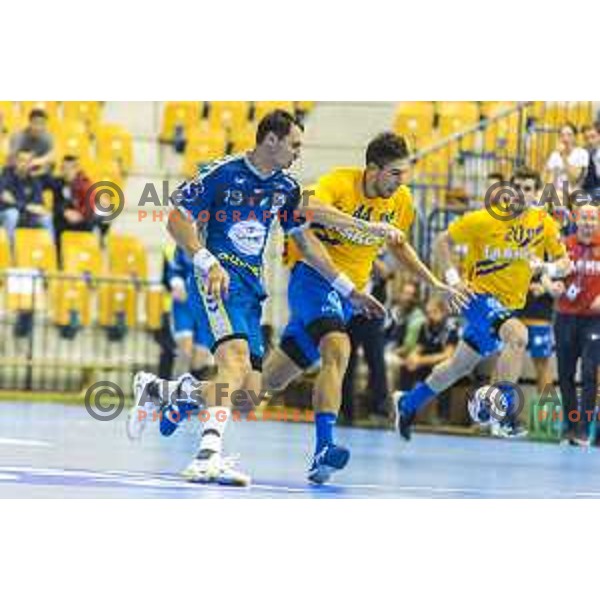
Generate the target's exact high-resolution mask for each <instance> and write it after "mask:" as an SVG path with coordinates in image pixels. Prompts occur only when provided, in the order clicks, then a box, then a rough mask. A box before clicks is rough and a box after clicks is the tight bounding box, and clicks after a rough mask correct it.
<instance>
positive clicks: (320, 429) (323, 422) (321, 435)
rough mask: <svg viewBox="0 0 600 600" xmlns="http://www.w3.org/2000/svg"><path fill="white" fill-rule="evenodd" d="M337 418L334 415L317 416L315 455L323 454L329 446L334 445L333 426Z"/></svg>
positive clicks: (322, 414)
mask: <svg viewBox="0 0 600 600" xmlns="http://www.w3.org/2000/svg"><path fill="white" fill-rule="evenodd" d="M336 421H337V416H336V415H334V414H333V413H317V414H316V415H315V426H316V431H317V445H316V449H315V454H317V453H318V452H321V450H323V448H324V447H325V446H327V445H328V444H333V426H334V425H335V422H336Z"/></svg>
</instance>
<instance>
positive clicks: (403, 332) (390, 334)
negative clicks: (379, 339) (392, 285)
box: [386, 281, 425, 358]
mask: <svg viewBox="0 0 600 600" xmlns="http://www.w3.org/2000/svg"><path fill="white" fill-rule="evenodd" d="M390 315H391V319H392V321H391V323H390V324H388V326H387V331H386V337H387V339H388V340H390V341H392V342H393V344H394V347H395V348H394V350H395V354H396V355H398V356H399V357H401V358H405V357H406V356H408V354H409V353H410V352H412V351H413V350H414V348H415V346H416V345H417V339H418V337H419V331H420V329H421V325H422V324H423V323H424V322H425V314H424V313H423V310H422V309H421V307H420V306H419V291H418V287H417V284H416V283H414V282H413V281H406V282H405V283H404V284H403V285H402V287H401V289H400V293H399V294H398V296H397V297H396V298H394V299H392V306H391V307H390Z"/></svg>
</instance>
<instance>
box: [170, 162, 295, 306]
mask: <svg viewBox="0 0 600 600" xmlns="http://www.w3.org/2000/svg"><path fill="white" fill-rule="evenodd" d="M300 195H301V193H300V186H299V184H298V182H297V181H296V180H295V179H294V178H293V177H291V176H290V175H288V174H286V173H284V172H282V171H274V172H273V173H271V174H268V175H265V174H263V173H261V172H260V171H258V170H257V169H256V168H255V167H254V165H253V164H252V163H251V162H250V160H249V159H248V157H247V156H246V155H243V156H232V157H227V158H224V159H222V160H219V161H216V162H214V163H211V164H210V165H208V166H207V167H205V168H203V169H200V170H199V172H198V175H197V176H196V178H195V179H193V180H192V181H189V182H186V183H184V184H183V185H182V186H180V187H179V189H178V191H177V192H176V193H175V195H173V197H172V201H173V203H174V204H176V205H178V206H179V208H180V210H181V209H183V210H184V212H186V211H189V213H191V215H192V217H193V218H194V219H195V220H197V221H198V224H199V226H200V227H202V228H203V229H204V236H205V244H206V248H207V249H208V250H210V252H212V253H213V254H214V255H215V256H216V257H217V258H218V259H219V262H220V263H221V264H222V265H223V267H224V268H225V269H226V270H227V271H228V273H229V274H230V277H231V283H230V291H231V293H235V292H236V291H240V292H242V293H244V292H245V293H247V292H249V291H250V292H252V293H253V294H256V296H258V297H264V296H265V291H264V286H263V281H262V266H263V254H264V250H265V246H266V243H267V238H268V234H269V230H270V227H271V223H272V222H273V220H274V219H278V220H279V222H280V223H281V225H282V227H283V230H284V231H285V232H286V233H289V232H290V231H292V230H293V229H295V228H296V227H299V226H302V225H303V222H304V220H303V219H302V217H300V215H299V214H298V212H297V211H296V209H297V208H298V206H299V203H300Z"/></svg>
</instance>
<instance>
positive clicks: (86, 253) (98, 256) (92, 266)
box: [61, 231, 104, 277]
mask: <svg viewBox="0 0 600 600" xmlns="http://www.w3.org/2000/svg"><path fill="white" fill-rule="evenodd" d="M61 244H62V261H63V271H64V272H65V273H72V274H80V275H82V274H86V275H91V276H92V277H98V276H99V275H102V273H103V272H104V269H103V262H102V253H101V251H100V242H99V241H98V238H97V237H96V235H95V234H94V233H92V232H89V231H65V232H64V233H63V234H62V237H61Z"/></svg>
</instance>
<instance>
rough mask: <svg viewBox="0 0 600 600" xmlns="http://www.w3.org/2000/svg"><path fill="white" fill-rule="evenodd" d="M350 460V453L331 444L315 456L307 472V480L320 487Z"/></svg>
mask: <svg viewBox="0 0 600 600" xmlns="http://www.w3.org/2000/svg"><path fill="white" fill-rule="evenodd" d="M349 460H350V451H349V450H347V449H346V448H342V447H341V446H336V445H334V444H331V445H329V446H325V447H324V448H323V450H321V451H320V452H319V453H318V454H315V456H314V458H313V462H312V465H311V466H310V469H309V470H308V480H309V481H311V482H312V483H316V484H318V485H321V484H323V483H326V482H327V481H329V478H330V477H331V476H332V475H333V473H335V472H336V471H340V470H341V469H343V468H344V467H345V466H346V465H347V464H348V461H349Z"/></svg>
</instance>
